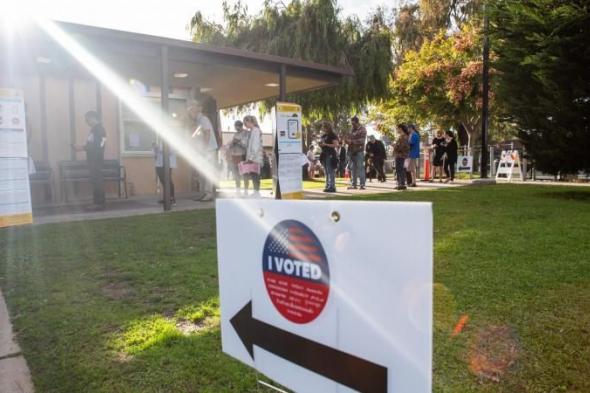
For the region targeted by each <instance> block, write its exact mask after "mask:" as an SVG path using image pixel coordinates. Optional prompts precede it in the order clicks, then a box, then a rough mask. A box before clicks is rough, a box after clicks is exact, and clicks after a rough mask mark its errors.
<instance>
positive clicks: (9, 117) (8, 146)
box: [0, 88, 27, 158]
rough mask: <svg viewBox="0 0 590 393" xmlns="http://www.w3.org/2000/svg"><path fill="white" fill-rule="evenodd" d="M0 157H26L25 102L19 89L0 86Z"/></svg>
mask: <svg viewBox="0 0 590 393" xmlns="http://www.w3.org/2000/svg"><path fill="white" fill-rule="evenodd" d="M0 157H1V158H27V128H26V124H25V104H24V99H23V93H22V91H20V90H14V89H2V88H0Z"/></svg>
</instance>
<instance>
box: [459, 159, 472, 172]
mask: <svg viewBox="0 0 590 393" xmlns="http://www.w3.org/2000/svg"><path fill="white" fill-rule="evenodd" d="M457 172H467V173H471V172H473V156H459V157H457Z"/></svg>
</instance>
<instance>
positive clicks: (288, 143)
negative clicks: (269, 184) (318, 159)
mask: <svg viewBox="0 0 590 393" xmlns="http://www.w3.org/2000/svg"><path fill="white" fill-rule="evenodd" d="M272 119H273V133H274V135H273V140H274V141H275V143H276V147H275V152H276V153H275V154H277V155H278V160H277V161H278V168H277V182H278V184H279V187H280V191H281V197H282V198H281V199H303V175H302V170H301V167H302V166H303V165H304V164H305V162H307V161H306V160H305V156H304V155H303V139H302V135H303V132H302V126H301V106H299V105H297V104H291V103H285V102H279V103H277V105H276V106H275V107H274V108H273V111H272Z"/></svg>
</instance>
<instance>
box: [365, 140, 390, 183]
mask: <svg viewBox="0 0 590 393" xmlns="http://www.w3.org/2000/svg"><path fill="white" fill-rule="evenodd" d="M366 154H367V155H368V156H369V158H370V159H371V160H372V163H373V168H375V171H376V172H377V180H379V181H380V182H381V183H383V182H385V181H386V180H387V179H386V178H385V171H384V170H383V167H384V165H385V158H386V152H385V145H384V144H383V142H382V141H380V140H377V139H375V136H374V135H371V136H370V137H369V142H368V143H367V149H366Z"/></svg>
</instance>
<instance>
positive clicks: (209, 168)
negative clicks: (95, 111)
mask: <svg viewBox="0 0 590 393" xmlns="http://www.w3.org/2000/svg"><path fill="white" fill-rule="evenodd" d="M36 22H37V24H38V25H39V26H40V27H41V28H42V29H43V30H44V31H45V32H46V33H47V34H48V35H49V36H50V37H51V38H53V39H54V40H55V41H56V42H57V43H58V44H59V45H61V46H62V47H63V48H64V49H65V50H66V51H67V52H68V53H69V54H70V55H71V56H72V57H74V58H75V59H76V60H77V61H78V62H79V63H80V64H81V65H82V66H83V67H84V68H86V69H87V70H88V71H89V72H90V73H91V74H92V75H93V76H94V77H95V78H96V79H97V80H98V81H100V83H101V84H102V85H103V86H105V87H106V88H107V89H109V90H110V91H111V92H113V94H115V95H116V96H117V97H118V98H119V99H120V100H121V102H123V103H124V104H125V105H126V106H127V107H128V108H129V109H130V110H131V111H132V112H134V113H135V114H136V115H137V116H138V117H139V118H140V119H141V120H142V121H143V122H145V124H146V125H148V126H149V127H150V128H151V129H152V130H153V131H154V132H155V133H156V134H157V135H158V136H159V137H160V138H162V139H163V140H164V141H166V143H168V145H169V146H170V147H171V149H172V150H174V151H175V152H176V153H177V154H179V155H180V156H182V157H183V158H184V159H185V160H186V161H187V162H188V163H189V164H190V165H191V166H192V167H193V168H195V169H197V170H198V171H199V172H200V173H201V174H203V176H205V177H206V178H207V179H208V180H209V181H211V182H217V180H218V175H217V168H216V165H214V163H211V162H208V161H207V160H206V159H204V158H203V154H202V152H200V151H199V150H198V149H197V148H196V147H195V146H194V142H193V141H192V140H191V139H190V138H189V137H188V135H182V134H181V133H180V132H178V131H177V129H176V128H174V127H172V126H171V125H170V124H168V122H167V121H166V120H164V119H168V114H166V113H164V112H163V111H162V110H161V109H155V108H153V107H151V106H149V104H148V103H147V102H145V101H144V100H143V99H142V98H141V97H140V96H138V95H137V93H136V92H135V90H134V89H132V88H131V87H130V86H129V84H128V82H127V80H126V79H124V78H122V77H120V76H119V75H117V73H115V72H114V71H113V70H111V69H110V68H109V67H108V66H107V65H105V64H104V63H103V62H102V61H100V60H99V59H98V58H97V57H96V56H94V55H93V54H92V53H90V51H88V50H87V49H86V48H84V47H83V46H82V45H80V44H79V43H78V42H77V41H76V40H75V39H73V38H72V37H71V36H70V35H69V34H68V33H66V32H65V31H64V30H63V29H62V28H61V27H59V26H58V25H57V24H56V23H55V22H53V21H51V20H49V19H45V18H36Z"/></svg>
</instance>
